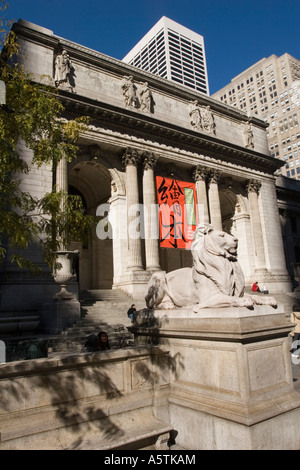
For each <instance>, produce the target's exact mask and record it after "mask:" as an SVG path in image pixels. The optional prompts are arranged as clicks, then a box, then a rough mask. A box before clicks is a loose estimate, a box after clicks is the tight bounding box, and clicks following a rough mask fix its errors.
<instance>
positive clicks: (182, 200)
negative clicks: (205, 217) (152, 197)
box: [156, 176, 197, 249]
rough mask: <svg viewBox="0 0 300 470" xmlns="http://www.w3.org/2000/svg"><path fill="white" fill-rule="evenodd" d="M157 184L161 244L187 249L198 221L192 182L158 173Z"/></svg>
mask: <svg viewBox="0 0 300 470" xmlns="http://www.w3.org/2000/svg"><path fill="white" fill-rule="evenodd" d="M156 185H157V199H158V205H159V235H160V246H161V247H163V248H185V249H189V248H190V247H191V242H192V240H193V233H194V231H195V228H196V225H197V211H196V206H197V198H196V188H195V184H194V183H187V182H185V181H179V180H173V179H170V178H164V177H162V176H157V177H156Z"/></svg>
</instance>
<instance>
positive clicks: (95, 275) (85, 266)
mask: <svg viewBox="0 0 300 470" xmlns="http://www.w3.org/2000/svg"><path fill="white" fill-rule="evenodd" d="M69 190H70V192H71V193H76V192H77V194H80V195H81V197H82V199H83V202H84V206H85V209H86V211H87V213H88V214H90V215H92V216H94V217H96V216H97V208H98V207H99V206H100V205H101V204H109V202H108V201H109V198H110V197H111V176H110V172H109V170H108V169H107V168H105V167H104V166H103V165H101V163H99V161H98V160H97V159H91V158H89V159H88V160H86V159H78V160H76V161H74V162H72V164H70V167H69ZM97 219H99V220H100V218H99V217H97ZM71 248H72V249H78V250H79V266H78V282H79V289H80V290H83V289H111V287H112V284H113V249H112V239H111V238H106V239H104V240H102V239H99V238H98V237H97V233H96V227H94V229H93V230H91V233H90V234H89V237H88V242H87V244H83V243H82V242H75V241H74V242H73V243H72V247H71Z"/></svg>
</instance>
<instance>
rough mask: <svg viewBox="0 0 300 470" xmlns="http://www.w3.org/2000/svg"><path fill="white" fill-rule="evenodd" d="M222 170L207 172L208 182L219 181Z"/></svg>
mask: <svg viewBox="0 0 300 470" xmlns="http://www.w3.org/2000/svg"><path fill="white" fill-rule="evenodd" d="M221 175H222V172H221V171H219V170H211V171H210V172H209V184H211V183H218V182H219V181H220V178H221Z"/></svg>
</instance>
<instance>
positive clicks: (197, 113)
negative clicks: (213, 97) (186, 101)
mask: <svg viewBox="0 0 300 470" xmlns="http://www.w3.org/2000/svg"><path fill="white" fill-rule="evenodd" d="M189 115H190V118H191V125H192V126H193V127H194V128H195V129H196V130H202V131H205V132H208V133H212V134H215V119H214V115H213V112H212V111H211V109H210V106H200V105H199V102H198V100H195V101H191V102H190V108H189Z"/></svg>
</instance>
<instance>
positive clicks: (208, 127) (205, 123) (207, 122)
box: [201, 106, 215, 133]
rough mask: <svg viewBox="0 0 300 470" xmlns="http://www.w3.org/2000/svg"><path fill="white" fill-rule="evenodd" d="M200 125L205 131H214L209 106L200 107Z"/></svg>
mask: <svg viewBox="0 0 300 470" xmlns="http://www.w3.org/2000/svg"><path fill="white" fill-rule="evenodd" d="M201 126H202V129H203V130H204V131H206V132H212V133H214V132H215V120H214V115H213V113H212V111H211V109H210V106H206V107H204V108H202V111H201Z"/></svg>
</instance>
